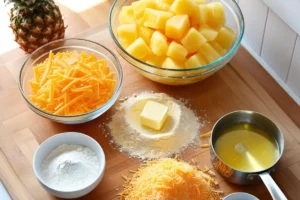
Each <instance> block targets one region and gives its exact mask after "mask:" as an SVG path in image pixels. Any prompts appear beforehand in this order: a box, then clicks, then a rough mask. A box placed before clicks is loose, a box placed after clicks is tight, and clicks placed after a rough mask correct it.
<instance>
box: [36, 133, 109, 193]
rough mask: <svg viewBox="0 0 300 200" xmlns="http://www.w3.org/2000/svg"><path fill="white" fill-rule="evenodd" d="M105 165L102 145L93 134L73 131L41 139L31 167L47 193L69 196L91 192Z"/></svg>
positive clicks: (100, 177) (101, 175) (99, 179)
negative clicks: (42, 140) (88, 134)
mask: <svg viewBox="0 0 300 200" xmlns="http://www.w3.org/2000/svg"><path fill="white" fill-rule="evenodd" d="M104 169H105V155H104V152H103V149H102V148H101V146H100V145H99V143H98V142H97V141H95V140H94V139H93V138H91V137H89V136H87V135H85V134H82V133H76V132H66V133H60V134H57V135H54V136H52V137H50V138H49V139H47V140H46V141H44V142H43V143H42V144H41V145H40V147H39V148H38V149H37V151H36V153H35V155H34V158H33V171H34V173H35V175H36V177H37V179H38V181H39V182H40V184H41V185H42V186H43V187H44V188H45V189H46V190H47V192H49V193H50V194H52V195H54V196H57V197H60V198H65V199H72V198H78V197H81V196H84V195H86V194H88V193H89V192H91V191H92V190H93V189H94V188H95V187H96V186H97V185H98V184H99V182H100V181H101V179H102V177H103V174H104Z"/></svg>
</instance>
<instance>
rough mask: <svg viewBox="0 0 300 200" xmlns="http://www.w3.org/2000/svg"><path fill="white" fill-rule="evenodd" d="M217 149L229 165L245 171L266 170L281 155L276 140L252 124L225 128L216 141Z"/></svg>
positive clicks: (218, 153)
mask: <svg viewBox="0 0 300 200" xmlns="http://www.w3.org/2000/svg"><path fill="white" fill-rule="evenodd" d="M215 151H216V153H217V155H218V156H219V157H220V158H221V160H222V161H223V162H224V163H226V164H227V165H228V166H230V167H232V168H234V169H237V170H240V171H244V172H256V171H261V170H265V169H267V168H269V167H271V166H272V165H274V163H275V162H276V161H277V159H278V157H279V150H278V145H277V142H276V140H275V139H274V138H273V137H272V136H271V135H270V134H268V133H266V132H265V131H263V130H262V129H260V128H259V127H257V126H255V125H251V124H237V125H234V126H232V127H230V128H228V129H226V130H224V132H222V133H221V135H220V136H219V138H218V139H217V141H216V143H215Z"/></svg>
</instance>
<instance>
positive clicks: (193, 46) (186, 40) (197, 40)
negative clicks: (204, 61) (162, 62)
mask: <svg viewBox="0 0 300 200" xmlns="http://www.w3.org/2000/svg"><path fill="white" fill-rule="evenodd" d="M206 42H207V40H206V38H205V37H204V36H203V35H202V34H201V33H199V32H198V31H197V30H196V29H195V28H190V30H189V31H188V32H187V34H186V35H185V36H184V37H183V38H182V40H181V43H182V44H183V46H184V47H185V48H186V49H187V50H188V51H189V53H194V52H196V51H198V49H200V47H201V45H203V44H205V43H206Z"/></svg>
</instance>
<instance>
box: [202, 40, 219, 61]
mask: <svg viewBox="0 0 300 200" xmlns="http://www.w3.org/2000/svg"><path fill="white" fill-rule="evenodd" d="M199 51H200V52H201V53H202V54H203V55H204V57H205V58H206V59H207V61H208V62H209V63H212V62H214V61H215V60H217V59H219V58H220V57H221V55H220V54H219V53H218V52H217V50H215V49H214V48H213V47H212V46H211V45H210V44H209V43H205V44H204V45H202V46H201V48H200V49H199Z"/></svg>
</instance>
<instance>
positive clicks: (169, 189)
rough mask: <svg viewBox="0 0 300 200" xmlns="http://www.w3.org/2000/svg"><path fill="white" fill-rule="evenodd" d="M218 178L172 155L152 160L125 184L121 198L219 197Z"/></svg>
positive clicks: (197, 199)
mask: <svg viewBox="0 0 300 200" xmlns="http://www.w3.org/2000/svg"><path fill="white" fill-rule="evenodd" d="M211 181H213V182H215V181H214V180H213V179H212V178H210V177H208V175H206V174H204V173H203V172H202V171H200V170H198V169H197V167H195V166H192V165H189V164H188V163H186V162H182V161H178V160H176V159H172V158H163V159H157V160H152V161H148V162H147V163H146V164H144V165H142V167H141V168H140V169H139V170H138V171H137V172H136V173H135V174H134V175H133V177H132V178H131V179H129V180H128V181H127V183H126V184H125V189H124V191H123V192H122V193H121V195H120V200H173V199H176V200H219V199H220V195H219V192H217V191H215V190H213V188H212V187H211V186H210V182H211Z"/></svg>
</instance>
